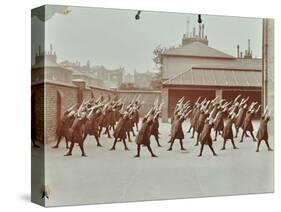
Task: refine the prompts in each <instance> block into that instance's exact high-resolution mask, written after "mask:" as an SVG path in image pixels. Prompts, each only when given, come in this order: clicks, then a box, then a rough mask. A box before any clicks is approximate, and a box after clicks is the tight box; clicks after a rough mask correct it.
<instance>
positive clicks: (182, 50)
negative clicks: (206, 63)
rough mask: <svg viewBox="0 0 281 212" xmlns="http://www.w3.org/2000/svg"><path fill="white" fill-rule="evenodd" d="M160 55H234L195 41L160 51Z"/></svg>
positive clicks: (231, 57)
mask: <svg viewBox="0 0 281 212" xmlns="http://www.w3.org/2000/svg"><path fill="white" fill-rule="evenodd" d="M162 55H174V56H187V57H207V58H226V59H234V58H235V57H233V56H231V55H228V54H226V53H224V52H221V51H219V50H216V49H214V48H211V47H209V46H207V45H206V44H203V43H201V42H198V41H195V42H192V43H190V44H187V45H183V46H180V47H177V48H172V49H168V50H166V51H165V52H163V53H162Z"/></svg>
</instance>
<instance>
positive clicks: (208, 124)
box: [198, 116, 217, 157]
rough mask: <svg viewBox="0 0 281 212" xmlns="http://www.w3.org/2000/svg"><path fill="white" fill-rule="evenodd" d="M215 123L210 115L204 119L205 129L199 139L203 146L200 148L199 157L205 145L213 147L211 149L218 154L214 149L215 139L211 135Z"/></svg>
mask: <svg viewBox="0 0 281 212" xmlns="http://www.w3.org/2000/svg"><path fill="white" fill-rule="evenodd" d="M213 125H214V119H213V118H212V117H210V116H209V117H208V118H207V119H206V120H205V121H204V126H203V130H202V132H201V133H200V136H199V141H200V143H201V148H200V153H199V155H198V157H201V156H202V153H203V149H204V146H205V145H208V146H209V148H210V149H211V151H212V153H213V155H214V156H216V155H217V154H216V153H215V150H214V149H213V141H212V137H211V130H212V127H213Z"/></svg>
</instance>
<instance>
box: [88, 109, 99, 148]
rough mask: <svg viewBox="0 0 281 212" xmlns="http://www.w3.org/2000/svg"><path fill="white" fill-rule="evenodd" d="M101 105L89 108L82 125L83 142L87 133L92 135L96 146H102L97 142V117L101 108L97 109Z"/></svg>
mask: <svg viewBox="0 0 281 212" xmlns="http://www.w3.org/2000/svg"><path fill="white" fill-rule="evenodd" d="M100 106H101V105H95V106H93V107H92V108H91V109H90V113H89V114H88V115H87V120H86V122H85V124H84V126H83V132H84V137H83V142H84V141H85V139H86V137H87V135H93V136H94V137H95V139H96V141H97V146H98V147H102V145H101V144H100V142H99V135H98V134H99V126H98V119H99V117H100V115H101V110H100V109H99V107H100Z"/></svg>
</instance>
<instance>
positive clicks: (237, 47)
mask: <svg viewBox="0 0 281 212" xmlns="http://www.w3.org/2000/svg"><path fill="white" fill-rule="evenodd" d="M239 48H240V47H239V44H238V45H237V58H239V52H240V50H239Z"/></svg>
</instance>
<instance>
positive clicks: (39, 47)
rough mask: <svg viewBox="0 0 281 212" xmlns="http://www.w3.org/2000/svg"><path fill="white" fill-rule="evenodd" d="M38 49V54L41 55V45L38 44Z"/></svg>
mask: <svg viewBox="0 0 281 212" xmlns="http://www.w3.org/2000/svg"><path fill="white" fill-rule="evenodd" d="M38 51H39V52H38V55H39V56H41V46H40V45H39V46H38Z"/></svg>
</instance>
